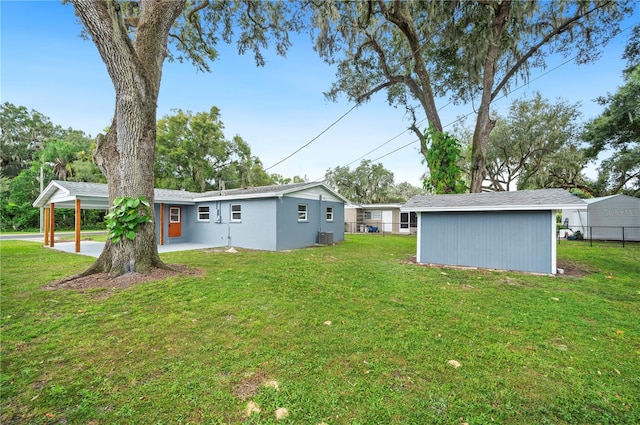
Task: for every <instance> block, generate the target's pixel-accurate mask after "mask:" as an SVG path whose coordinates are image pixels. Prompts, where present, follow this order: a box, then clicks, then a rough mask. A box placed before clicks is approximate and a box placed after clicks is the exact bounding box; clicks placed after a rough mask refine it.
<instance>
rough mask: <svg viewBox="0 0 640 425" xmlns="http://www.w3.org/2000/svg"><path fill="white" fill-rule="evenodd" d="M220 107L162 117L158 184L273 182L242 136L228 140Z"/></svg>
mask: <svg viewBox="0 0 640 425" xmlns="http://www.w3.org/2000/svg"><path fill="white" fill-rule="evenodd" d="M223 129H224V124H223V123H222V121H221V120H220V110H219V109H218V108H216V107H212V108H211V110H210V111H209V112H199V113H196V114H194V113H192V112H190V111H188V112H184V111H182V110H177V111H175V114H174V115H171V116H165V117H164V118H162V119H161V120H158V125H157V136H156V137H157V147H156V149H157V152H156V153H157V158H156V163H155V171H154V172H155V181H156V183H155V184H156V187H159V188H165V189H184V190H188V191H192V192H205V191H207V190H216V189H219V188H220V187H222V185H224V187H225V188H227V189H231V188H236V187H246V186H264V185H268V184H273V180H272V179H271V178H270V177H269V175H268V174H267V173H266V172H265V171H264V168H263V167H262V163H261V162H260V160H259V159H258V158H256V157H254V156H252V155H251V147H250V146H249V144H248V143H246V142H245V141H244V140H243V139H242V138H241V137H240V136H235V137H233V138H232V139H231V140H227V139H226V138H225V136H224V132H223V131H222V130H223Z"/></svg>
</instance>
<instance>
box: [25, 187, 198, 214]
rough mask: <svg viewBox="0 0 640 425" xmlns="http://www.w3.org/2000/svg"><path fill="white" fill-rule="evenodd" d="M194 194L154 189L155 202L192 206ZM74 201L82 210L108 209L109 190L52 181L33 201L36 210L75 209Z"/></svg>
mask: <svg viewBox="0 0 640 425" xmlns="http://www.w3.org/2000/svg"><path fill="white" fill-rule="evenodd" d="M195 196H196V194H194V193H192V192H187V191H184V190H170V189H154V197H155V202H156V203H160V202H165V203H169V202H171V203H174V204H179V205H193V204H194V201H193V198H194V197H195ZM76 199H79V200H80V205H81V207H82V209H104V210H106V209H109V188H108V186H107V185H106V184H102V183H85V182H68V181H61V180H53V181H52V182H51V183H49V184H48V185H47V187H46V188H45V189H44V190H43V191H42V193H41V194H40V196H38V198H37V199H36V200H35V202H34V203H33V206H34V207H36V208H39V207H46V206H47V205H49V204H50V203H52V202H53V203H55V205H56V207H57V208H75V201H76Z"/></svg>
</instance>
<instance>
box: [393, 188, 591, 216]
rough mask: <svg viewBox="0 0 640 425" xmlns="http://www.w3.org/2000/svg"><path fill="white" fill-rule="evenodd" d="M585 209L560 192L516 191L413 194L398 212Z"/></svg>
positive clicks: (572, 198) (578, 199)
mask: <svg viewBox="0 0 640 425" xmlns="http://www.w3.org/2000/svg"><path fill="white" fill-rule="evenodd" d="M563 208H572V209H586V208H587V204H586V203H585V202H584V201H583V200H582V199H580V198H578V197H577V196H575V195H572V194H571V193H569V192H567V191H566V190H564V189H540V190H519V191H515V192H484V193H465V194H458V195H417V196H414V197H413V198H411V199H410V200H409V201H408V202H407V203H406V204H404V205H403V206H402V208H401V211H424V212H436V211H507V210H528V211H531V210H559V209H563Z"/></svg>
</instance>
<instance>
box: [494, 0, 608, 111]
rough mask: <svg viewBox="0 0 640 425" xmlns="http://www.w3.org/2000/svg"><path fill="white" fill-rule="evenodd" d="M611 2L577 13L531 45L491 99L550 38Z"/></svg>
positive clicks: (503, 79) (498, 86) (495, 90)
mask: <svg viewBox="0 0 640 425" xmlns="http://www.w3.org/2000/svg"><path fill="white" fill-rule="evenodd" d="M609 4H611V1H608V2H606V3H602V4H599V5H597V6H595V7H594V8H593V9H590V10H588V11H587V12H585V13H576V14H575V15H574V16H573V17H571V18H569V19H568V20H566V21H565V22H563V23H562V25H560V26H559V27H558V28H556V29H555V30H553V31H552V32H550V33H549V34H547V35H546V36H545V37H544V38H543V39H542V40H540V41H539V42H538V43H537V44H536V45H535V46H533V47H531V48H530V49H529V51H528V52H527V53H525V55H524V56H522V57H521V58H520V59H519V60H518V61H517V62H516V64H515V65H514V66H513V67H511V69H510V70H509V72H507V73H506V74H505V76H504V77H503V78H502V80H500V82H499V83H498V85H497V86H496V88H495V89H494V90H493V92H492V93H491V99H492V100H493V99H495V97H496V96H497V95H498V94H499V93H500V90H502V89H503V87H504V86H505V85H506V84H507V83H508V82H509V79H510V78H511V77H513V75H514V74H515V73H516V72H517V71H518V70H519V69H520V68H521V67H522V65H524V63H525V62H526V61H527V60H529V58H531V56H533V55H534V54H535V53H536V52H537V51H538V50H540V48H541V47H542V46H543V45H545V44H546V43H547V42H548V41H549V40H551V39H552V38H553V37H554V36H556V35H560V34H562V33H563V32H565V31H567V30H568V29H569V27H570V26H571V25H573V24H574V23H575V22H577V21H579V20H580V19H582V18H584V17H585V16H588V15H590V14H591V13H593V12H595V11H597V10H599V9H601V8H603V7H606V6H608V5H609Z"/></svg>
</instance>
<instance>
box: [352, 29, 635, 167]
mask: <svg viewBox="0 0 640 425" xmlns="http://www.w3.org/2000/svg"><path fill="white" fill-rule="evenodd" d="M638 23H640V21H639V22H636V23H634V24H632V25H630V26H628V27H627V28H625V29H623V30H621V31H620V33H618V35H620V34H623V33H624V32H626V31H628V30H629V29H630V28H632V27H634V26H636V25H638ZM601 45H602V46H604V45H606V43H601ZM577 57H578V55H576V56H573V57H571V58H569V59H567V60H566V61H564V62H562V63H561V64H559V65H557V66H555V67H553V68H551V69H549V70H548V71H545V72H543V73H542V74H540V75H538V76H537V77H535V78H534V79H531V80H528V81H527V83H526V84H522V85H520V86H517V87H515V88H514V89H513V90H511V91H510V92H509V93H506V94H503V95H501V96H499V97H497V98H495V99H493V100H492V103H493V102H494V101H498V100H502V99H504V98H506V97H508V96H510V95H511V94H513V93H514V92H516V91H518V90H520V89H522V88H524V87H526V86H528V85H530V84H531V83H533V82H535V81H537V80H539V79H541V78H542V77H545V76H547V75H548V74H550V73H551V72H553V71H556V70H557V69H559V68H561V67H563V66H565V65H566V64H568V63H569V62H572V61H574V60H575V59H576V58H577ZM451 103H452V102H451V101H449V102H448V103H447V104H446V105H444V106H443V107H442V108H439V109H438V111H441V110H442V109H444V108H445V107H447V106H448V105H450V104H451ZM473 114H475V112H474V111H472V112H469V113H468V114H466V115H463V116H462V117H459V118H457V119H456V120H454V121H452V122H450V123H448V124H446V125H444V126H443V127H442V128H447V127H449V126H451V125H453V124H455V123H457V122H459V121H462V120H464V119H465V118H467V117H469V116H470V115H473ZM426 119H427V118H423V119H422V120H421V121H418V122H417V123H416V124H420V123H421V122H424V121H426ZM407 131H408V130H404V131H403V132H402V133H400V134H398V135H397V136H395V137H393V138H392V139H390V140H388V141H386V142H384V143H383V144H381V145H379V146H378V147H377V148H375V149H373V150H371V151H369V152H367V153H366V154H364V155H363V156H361V157H359V158H358V159H356V160H354V161H352V162H350V163H348V164H347V165H346V166H349V165H351V164H353V163H354V162H356V161H358V160H360V159H362V158H364V157H366V156H367V155H369V154H370V153H372V152H374V151H376V150H378V149H379V148H381V147H382V146H384V145H386V144H387V143H389V142H390V141H391V140H394V139H396V138H398V137H399V136H400V135H402V134H404V133H406V132H407ZM419 141H420V139H416V140H413V141H412V142H410V143H407V144H405V145H403V146H400V147H399V148H397V149H394V150H392V151H390V152H388V153H386V154H384V155H382V156H379V157H377V158H375V159H372V160H371V161H372V162H375V161H378V160H380V159H382V158H384V157H387V156H389V155H391V154H394V153H396V152H398V151H400V150H402V149H405V148H407V147H409V146H411V145H412V144H414V143H416V142H419Z"/></svg>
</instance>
